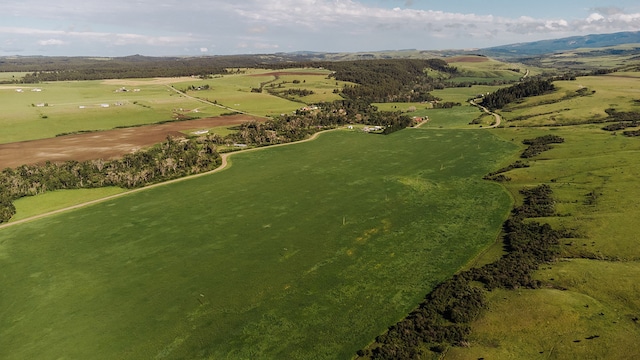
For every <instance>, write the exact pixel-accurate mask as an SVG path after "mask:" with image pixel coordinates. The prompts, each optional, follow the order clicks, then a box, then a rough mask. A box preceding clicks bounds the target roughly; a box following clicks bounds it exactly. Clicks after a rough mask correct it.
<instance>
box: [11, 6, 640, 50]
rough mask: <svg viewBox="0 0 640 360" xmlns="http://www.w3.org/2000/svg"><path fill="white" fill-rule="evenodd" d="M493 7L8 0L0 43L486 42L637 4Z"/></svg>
mask: <svg viewBox="0 0 640 360" xmlns="http://www.w3.org/2000/svg"><path fill="white" fill-rule="evenodd" d="M433 6H436V3H433ZM442 6H447V5H446V4H445V5H442ZM450 8H456V9H464V7H462V6H450ZM490 8H491V7H485V8H483V9H482V10H483V14H477V13H474V8H473V7H468V10H464V11H462V10H459V11H457V12H456V11H444V10H438V9H428V8H427V7H426V5H424V3H423V2H420V1H415V0H376V1H367V2H365V0H243V1H233V2H231V1H225V0H190V1H188V2H185V1H182V0H111V1H109V2H97V1H86V0H65V1H64V2H63V5H62V6H52V4H51V2H50V1H48V0H47V1H45V0H21V1H5V2H0V12H1V13H3V14H5V15H7V19H6V20H5V21H3V25H4V26H3V27H2V26H0V43H2V42H6V41H13V43H14V44H20V47H25V48H26V47H29V46H31V48H32V49H39V48H38V46H40V48H42V46H44V48H46V49H48V51H54V50H55V51H59V52H60V53H62V52H63V51H65V49H66V50H67V51H72V50H73V51H75V52H76V53H80V54H81V53H83V52H84V53H86V52H87V51H89V50H91V51H96V52H98V51H101V49H109V50H110V51H114V52H125V51H134V53H145V54H148V53H153V54H162V53H164V54H177V53H179V52H181V51H184V49H189V51H190V52H192V53H193V54H200V53H203V51H202V49H200V46H201V45H200V44H216V47H215V48H216V51H219V52H221V53H237V52H238V51H239V49H240V50H242V51H248V52H255V51H265V50H269V49H281V48H286V49H295V50H316V51H366V50H376V49H392V48H421V49H438V48H468V47H483V46H493V45H500V44H506V43H510V42H523V41H530V40H539V39H542V38H552V37H563V36H572V35H580V34H589V33H601V32H616V31H631V30H640V13H637V12H636V13H634V12H633V11H625V10H623V9H620V8H617V7H594V8H591V9H584V8H583V9H575V10H574V11H573V12H571V13H567V14H565V15H564V16H563V15H561V14H560V13H559V12H554V13H553V14H554V15H553V16H538V17H533V16H527V17H508V16H504V14H505V12H504V11H503V12H500V14H503V16H497V15H491V14H487V13H486V11H488V9H490ZM440 9H442V8H440ZM576 16H578V17H576ZM11 25H13V26H11ZM51 45H57V46H51ZM6 47H7V48H9V46H6ZM118 49H120V50H118ZM210 49H211V47H207V51H206V52H209V50H210ZM34 51H35V50H34Z"/></svg>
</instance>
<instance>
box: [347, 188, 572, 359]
mask: <svg viewBox="0 0 640 360" xmlns="http://www.w3.org/2000/svg"><path fill="white" fill-rule="evenodd" d="M521 192H522V194H523V195H524V196H525V200H524V203H523V204H522V205H521V206H519V207H517V208H515V209H514V210H513V211H512V214H511V216H510V218H509V219H508V220H507V221H505V223H504V225H503V239H504V244H505V250H506V251H507V254H505V255H504V256H502V257H501V258H500V259H499V260H497V261H495V262H493V263H491V264H487V265H484V266H482V267H479V268H473V269H470V270H468V271H463V272H461V273H459V274H457V275H455V276H453V278H452V279H450V280H448V281H445V282H444V283H442V284H440V285H438V286H437V287H436V288H435V289H434V290H433V291H432V292H431V293H429V294H428V295H427V296H426V297H425V299H424V300H423V301H422V302H421V303H420V305H419V306H418V307H417V309H415V310H414V311H412V312H411V313H410V314H409V315H408V316H407V317H406V318H404V319H403V320H401V321H400V322H398V323H397V324H395V325H392V326H390V327H389V329H388V330H387V331H386V332H385V333H384V334H382V335H380V336H378V337H377V338H376V340H375V343H374V344H373V345H372V346H370V347H369V348H367V349H363V350H359V351H358V352H357V355H358V356H359V357H361V358H370V359H416V358H430V357H431V356H430V355H433V353H434V352H435V353H441V352H444V351H445V350H446V349H447V348H448V347H450V346H465V345H466V344H468V340H467V339H468V336H469V334H470V332H471V330H470V326H469V323H470V322H472V321H473V320H474V319H475V318H477V316H478V315H480V314H481V312H482V311H483V309H484V308H485V304H486V300H485V293H486V291H490V290H492V289H496V288H504V289H517V288H520V287H526V288H538V287H539V286H540V285H541V284H540V283H539V281H537V280H534V279H533V277H532V274H533V271H535V270H537V269H538V267H539V266H540V265H541V264H543V263H548V262H551V261H554V260H555V259H556V258H557V257H558V256H559V253H560V247H559V246H560V245H559V244H560V239H561V238H565V237H572V236H573V234H571V233H568V232H563V231H557V230H554V229H553V228H551V226H549V225H548V224H540V223H538V222H535V221H530V220H528V221H525V219H526V218H531V217H541V216H552V215H554V214H555V211H554V208H553V203H554V201H553V199H552V197H551V195H552V191H551V188H550V187H549V186H547V185H541V186H538V187H535V188H531V189H524V190H522V191H521ZM540 204H546V205H544V206H541V205H540Z"/></svg>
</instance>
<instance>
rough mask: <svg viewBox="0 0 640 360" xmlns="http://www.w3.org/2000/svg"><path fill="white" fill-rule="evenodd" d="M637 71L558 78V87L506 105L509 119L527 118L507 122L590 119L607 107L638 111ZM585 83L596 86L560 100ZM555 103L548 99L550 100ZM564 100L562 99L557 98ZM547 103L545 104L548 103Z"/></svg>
mask: <svg viewBox="0 0 640 360" xmlns="http://www.w3.org/2000/svg"><path fill="white" fill-rule="evenodd" d="M637 75H638V73H621V74H614V75H610V76H586V77H579V78H578V79H577V80H573V81H556V82H554V84H555V85H556V87H557V89H558V91H556V92H554V93H551V94H547V95H541V96H535V97H532V98H529V99H526V100H525V101H523V102H522V103H520V104H515V105H510V106H507V107H506V108H505V109H504V111H501V113H502V114H503V115H504V117H505V118H506V119H507V120H510V119H514V118H517V117H522V116H526V117H527V119H526V120H521V121H511V122H509V123H508V125H514V126H536V125H553V124H558V125H562V124H566V123H581V122H588V121H590V120H593V119H596V120H597V119H603V118H605V117H606V116H607V114H606V113H605V112H604V110H605V109H607V108H611V107H612V108H615V109H617V110H618V111H639V110H640V106H638V105H637V104H636V103H634V102H633V100H636V99H639V98H640V90H639V89H638V88H637V86H636V85H637V81H638V79H637V78H635V77H634V76H637ZM583 87H586V88H588V89H589V90H595V91H596V92H595V94H592V95H588V96H580V97H573V98H571V99H567V100H561V99H562V98H563V97H564V96H566V95H569V94H573V93H575V91H576V90H579V89H581V88H583ZM554 100H555V101H556V102H553V103H548V102H551V101H554ZM558 100H561V101H558ZM545 103H546V104H545Z"/></svg>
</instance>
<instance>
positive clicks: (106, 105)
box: [100, 104, 109, 108]
mask: <svg viewBox="0 0 640 360" xmlns="http://www.w3.org/2000/svg"><path fill="white" fill-rule="evenodd" d="M100 107H103V108H108V107H109V104H100Z"/></svg>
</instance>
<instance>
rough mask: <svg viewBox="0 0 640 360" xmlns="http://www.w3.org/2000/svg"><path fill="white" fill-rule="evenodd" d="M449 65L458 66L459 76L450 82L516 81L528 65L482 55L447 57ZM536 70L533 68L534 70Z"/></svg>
mask: <svg viewBox="0 0 640 360" xmlns="http://www.w3.org/2000/svg"><path fill="white" fill-rule="evenodd" d="M446 60H447V63H449V66H452V67H456V68H458V71H459V72H460V76H456V77H455V78H451V79H450V81H452V82H456V83H459V82H478V83H489V82H490V81H492V80H504V81H518V80H519V79H520V78H522V76H524V74H525V73H526V70H527V69H528V68H530V66H526V65H522V64H514V63H505V62H501V61H498V60H494V59H491V58H488V57H484V56H475V55H469V56H457V57H452V58H447V59H446ZM536 71H537V70H534V72H536Z"/></svg>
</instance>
